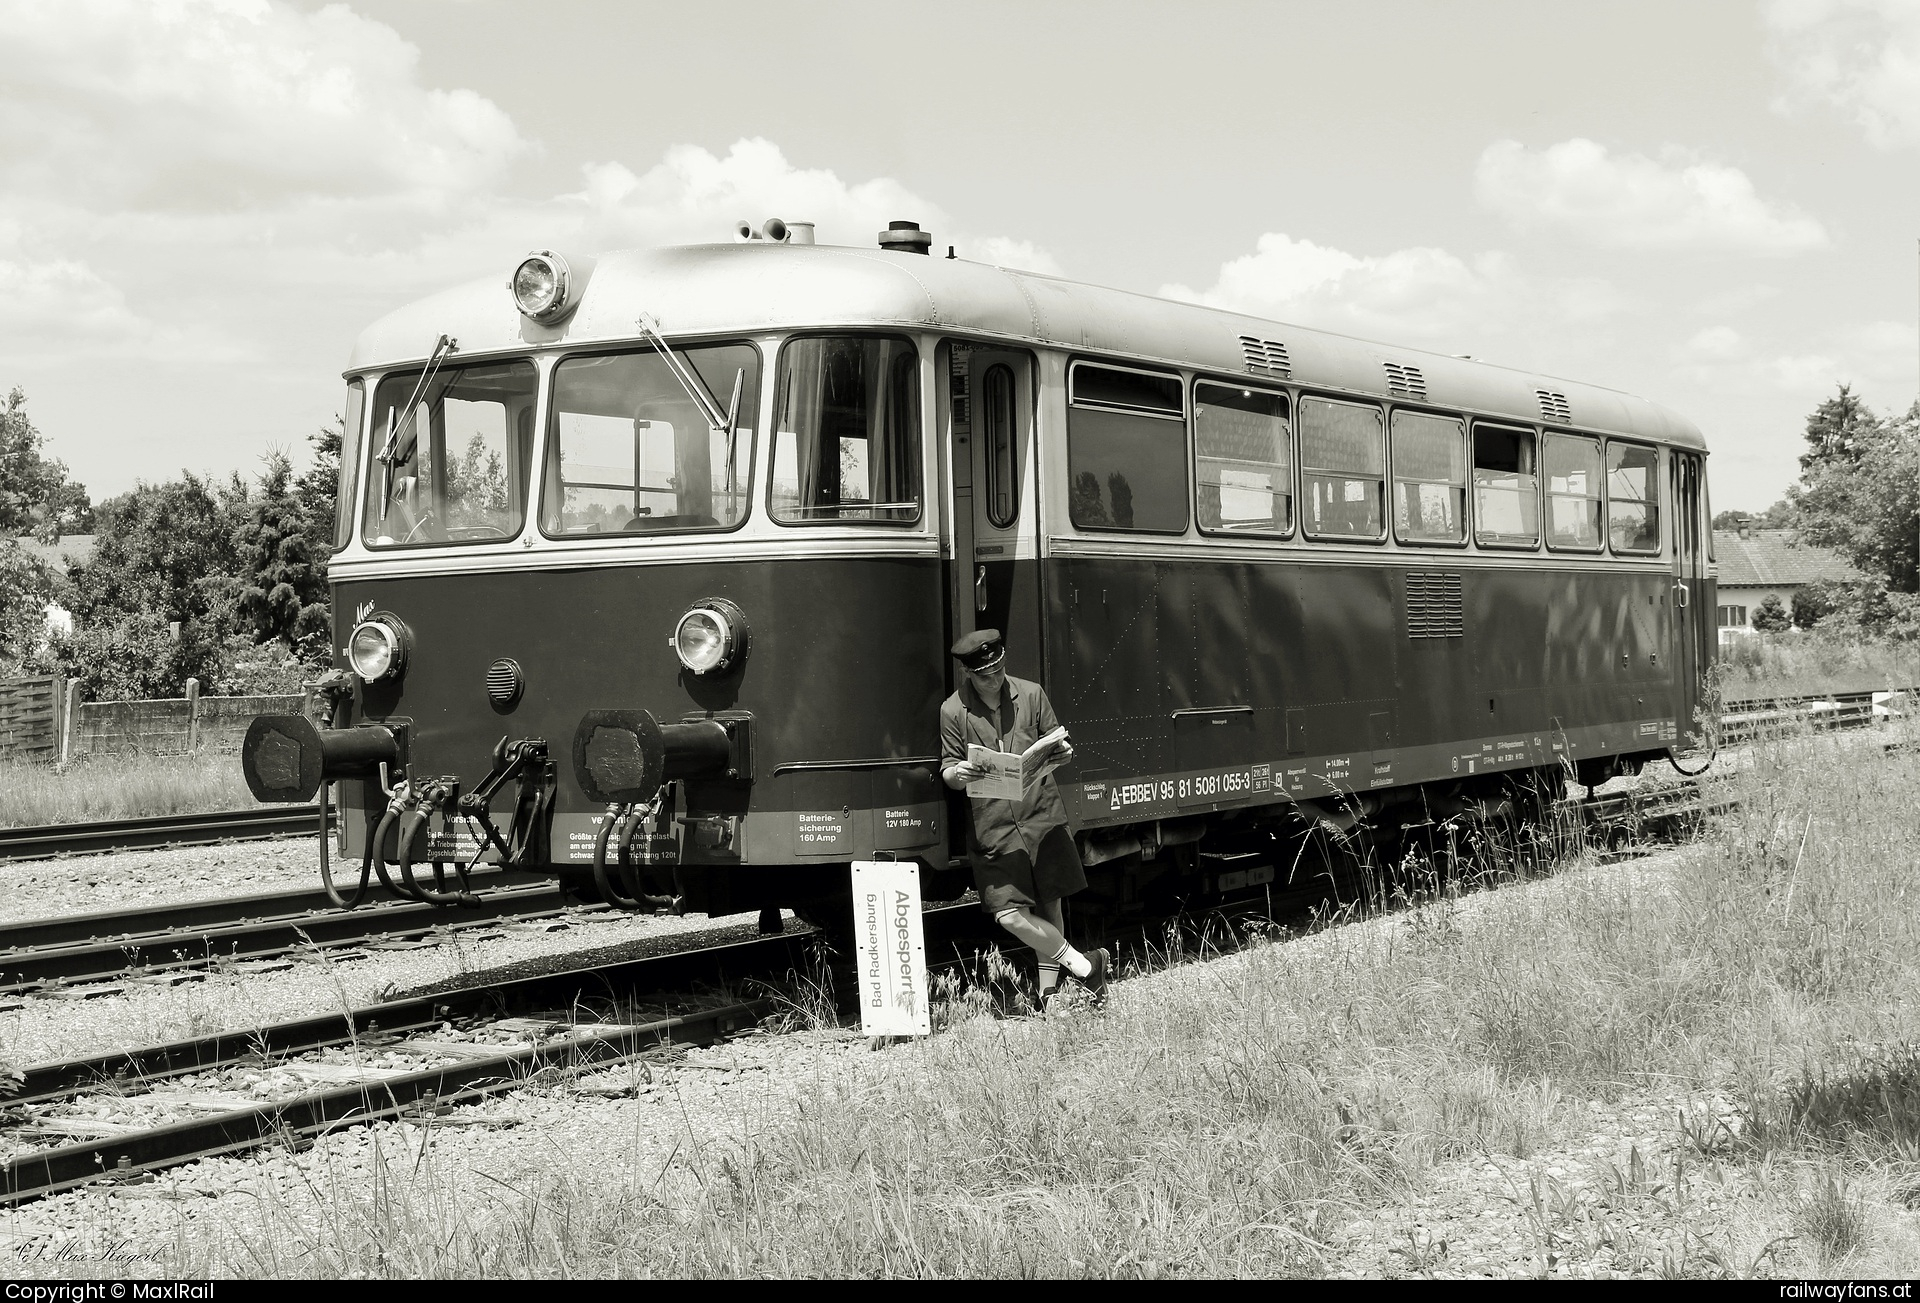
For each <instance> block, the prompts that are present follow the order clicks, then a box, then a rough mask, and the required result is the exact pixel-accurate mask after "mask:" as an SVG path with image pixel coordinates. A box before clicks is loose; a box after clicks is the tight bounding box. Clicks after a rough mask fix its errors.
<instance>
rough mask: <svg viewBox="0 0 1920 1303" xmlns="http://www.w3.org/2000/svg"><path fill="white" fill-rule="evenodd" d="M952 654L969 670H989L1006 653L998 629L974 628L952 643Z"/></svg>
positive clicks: (1005, 647)
mask: <svg viewBox="0 0 1920 1303" xmlns="http://www.w3.org/2000/svg"><path fill="white" fill-rule="evenodd" d="M952 650H953V655H954V658H955V659H956V660H958V661H959V662H960V663H961V664H962V665H964V666H966V667H967V668H968V669H970V670H990V669H992V668H993V667H994V666H995V665H998V664H999V663H1000V659H1001V657H1003V656H1005V655H1006V654H1007V645H1006V644H1005V643H1003V642H1001V641H1000V631H999V630H998V629H975V630H974V631H973V632H972V633H970V634H968V635H967V636H966V637H964V638H962V639H961V640H960V641H959V642H956V643H955V644H953V649H952Z"/></svg>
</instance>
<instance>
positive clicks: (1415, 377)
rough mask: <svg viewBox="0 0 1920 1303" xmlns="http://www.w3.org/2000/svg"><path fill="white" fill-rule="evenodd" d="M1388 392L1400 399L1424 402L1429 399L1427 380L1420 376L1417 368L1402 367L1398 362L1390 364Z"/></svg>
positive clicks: (1387, 366) (1387, 365)
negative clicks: (1416, 399)
mask: <svg viewBox="0 0 1920 1303" xmlns="http://www.w3.org/2000/svg"><path fill="white" fill-rule="evenodd" d="M1385 365H1386V368H1387V392H1388V393H1390V394H1393V395H1394V396H1396V397H1399V398H1418V399H1420V400H1421V401H1422V402H1424V401H1426V397H1427V378H1426V377H1425V376H1423V375H1421V374H1420V368H1419V367H1417V366H1402V365H1401V364H1400V363H1398V362H1388V363H1386V364H1385Z"/></svg>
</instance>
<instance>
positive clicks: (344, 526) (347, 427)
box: [333, 380, 367, 552]
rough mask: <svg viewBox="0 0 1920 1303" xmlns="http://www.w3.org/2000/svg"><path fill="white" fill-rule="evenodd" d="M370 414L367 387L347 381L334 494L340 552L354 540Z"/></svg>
mask: <svg viewBox="0 0 1920 1303" xmlns="http://www.w3.org/2000/svg"><path fill="white" fill-rule="evenodd" d="M366 414H367V386H366V384H365V383H364V382H363V381H360V380H349V381H348V382H347V410H346V412H345V414H344V415H343V416H342V417H341V424H340V482H339V483H338V485H336V486H335V490H334V495H333V550H334V551H336V552H338V551H339V550H340V549H341V548H343V547H345V546H346V545H347V544H349V543H351V542H353V501H354V498H353V494H354V490H355V489H357V488H358V487H359V484H358V480H359V479H360V445H361V444H363V443H365V442H366V439H367V432H366V430H365V429H363V428H362V422H363V420H364V418H365V417H366Z"/></svg>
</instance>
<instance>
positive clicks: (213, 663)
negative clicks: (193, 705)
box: [51, 611, 220, 701]
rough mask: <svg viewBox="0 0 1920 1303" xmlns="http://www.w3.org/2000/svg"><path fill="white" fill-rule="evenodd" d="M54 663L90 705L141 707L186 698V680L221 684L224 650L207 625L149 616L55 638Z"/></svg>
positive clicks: (210, 685)
mask: <svg viewBox="0 0 1920 1303" xmlns="http://www.w3.org/2000/svg"><path fill="white" fill-rule="evenodd" d="M51 652H52V657H53V659H54V660H55V661H56V662H57V663H58V665H59V667H60V670H61V672H62V673H64V674H66V675H67V676H68V677H69V678H73V679H77V680H79V682H80V685H81V691H82V692H83V693H84V694H85V696H86V697H87V699H88V700H90V701H143V700H148V699H151V698H154V697H179V696H184V695H186V691H187V680H188V679H192V678H197V679H199V680H200V684H201V687H202V688H203V689H208V690H211V689H213V688H215V687H216V686H217V684H218V680H219V674H220V647H219V645H218V643H216V642H215V641H213V640H212V639H211V638H209V637H208V636H207V630H206V628H205V626H204V625H202V624H196V623H186V624H182V625H181V626H180V631H179V633H178V634H177V635H176V634H175V633H174V630H173V627H172V625H171V624H170V623H169V622H168V621H166V620H163V619H161V618H160V617H159V616H158V615H156V614H154V613H153V612H150V611H142V612H138V613H136V614H131V615H125V614H123V615H121V616H119V618H117V619H114V620H112V621H110V622H107V623H103V624H93V625H82V626H79V627H76V628H75V629H74V631H73V632H72V633H70V634H56V635H55V636H54V638H53V640H52V647H51Z"/></svg>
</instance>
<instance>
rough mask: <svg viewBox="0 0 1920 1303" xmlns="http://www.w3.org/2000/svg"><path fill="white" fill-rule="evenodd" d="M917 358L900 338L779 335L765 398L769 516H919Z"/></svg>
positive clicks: (822, 519) (901, 520) (792, 521)
mask: <svg viewBox="0 0 1920 1303" xmlns="http://www.w3.org/2000/svg"><path fill="white" fill-rule="evenodd" d="M920 440H921V432H920V362H919V358H918V356H917V354H915V352H914V348H913V345H912V344H910V343H909V342H907V341H906V340H904V339H879V338H874V337H871V336H866V337H861V336H832V337H816V338H811V339H795V340H789V341H788V343H787V346H786V347H785V348H784V349H782V350H781V353H780V387H779V390H778V397H777V398H776V399H775V402H774V435H773V483H772V487H771V503H772V508H773V518H774V519H775V520H778V521H780V522H782V523H783V524H789V525H815V524H833V523H837V522H840V521H884V522H893V523H898V524H911V523H912V522H914V521H916V520H918V519H920Z"/></svg>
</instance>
